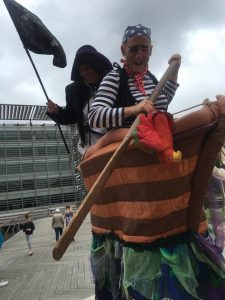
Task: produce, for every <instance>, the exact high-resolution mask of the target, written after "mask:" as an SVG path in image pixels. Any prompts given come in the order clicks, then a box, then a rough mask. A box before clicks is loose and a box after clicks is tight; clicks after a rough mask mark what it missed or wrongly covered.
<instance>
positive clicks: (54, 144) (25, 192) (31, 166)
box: [0, 123, 85, 212]
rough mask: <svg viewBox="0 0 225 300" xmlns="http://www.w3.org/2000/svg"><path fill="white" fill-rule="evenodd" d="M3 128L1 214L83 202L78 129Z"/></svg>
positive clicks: (0, 126) (52, 126)
mask: <svg viewBox="0 0 225 300" xmlns="http://www.w3.org/2000/svg"><path fill="white" fill-rule="evenodd" d="M61 129H62V132H63V135H64V137H65V140H66V143H67V145H68V148H69V150H70V154H68V153H67V151H66V148H65V145H64V142H63V140H62V137H61V135H60V132H59V129H58V127H57V126H56V125H55V124H53V123H51V124H47V125H46V124H44V125H40V124H39V125H32V124H31V123H30V124H25V125H23V124H13V125H12V124H0V211H1V212H2V211H7V210H12V209H24V208H28V207H38V206H50V205H53V204H63V203H68V202H75V201H81V200H82V199H83V198H84V196H85V189H84V186H83V182H82V178H81V176H80V174H79V172H78V171H77V170H76V165H77V164H78V163H79V159H80V157H79V154H78V152H77V151H76V144H77V141H78V135H77V132H76V130H75V128H74V126H61Z"/></svg>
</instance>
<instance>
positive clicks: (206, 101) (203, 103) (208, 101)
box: [172, 98, 212, 116]
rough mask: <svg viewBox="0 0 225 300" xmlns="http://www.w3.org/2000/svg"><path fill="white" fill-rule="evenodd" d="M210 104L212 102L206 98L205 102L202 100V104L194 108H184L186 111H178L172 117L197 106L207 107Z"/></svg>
mask: <svg viewBox="0 0 225 300" xmlns="http://www.w3.org/2000/svg"><path fill="white" fill-rule="evenodd" d="M211 103H212V101H210V100H209V98H206V99H205V100H203V102H202V103H200V104H197V105H194V106H191V107H189V108H186V109H183V110H180V111H177V112H175V113H174V114H172V115H173V116H174V115H177V114H180V113H182V112H185V111H188V110H190V109H193V108H196V107H199V106H209V105H210V104H211Z"/></svg>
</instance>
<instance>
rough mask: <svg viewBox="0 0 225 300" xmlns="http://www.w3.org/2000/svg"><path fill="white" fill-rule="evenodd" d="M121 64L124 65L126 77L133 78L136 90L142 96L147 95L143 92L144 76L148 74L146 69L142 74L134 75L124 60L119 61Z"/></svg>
mask: <svg viewBox="0 0 225 300" xmlns="http://www.w3.org/2000/svg"><path fill="white" fill-rule="evenodd" d="M121 62H122V63H123V64H124V68H125V70H126V72H127V75H128V76H130V77H133V78H134V83H135V86H136V88H137V89H138V90H139V91H140V92H142V94H143V95H145V96H146V95H147V94H146V91H145V86H144V76H145V75H146V73H147V72H148V67H146V68H145V70H144V71H143V72H142V73H134V72H133V71H131V70H130V69H129V68H128V67H127V63H126V61H125V60H123V59H121Z"/></svg>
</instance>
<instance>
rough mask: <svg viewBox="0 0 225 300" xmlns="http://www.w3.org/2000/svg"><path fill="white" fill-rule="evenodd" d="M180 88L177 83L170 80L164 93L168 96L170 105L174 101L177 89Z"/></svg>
mask: <svg viewBox="0 0 225 300" xmlns="http://www.w3.org/2000/svg"><path fill="white" fill-rule="evenodd" d="M178 87H179V84H178V83H177V82H174V81H171V80H168V81H167V83H166V85H165V87H164V89H163V93H164V94H165V95H166V97H167V99H168V104H170V102H171V101H172V99H173V97H174V95H175V93H176V90H177V88H178Z"/></svg>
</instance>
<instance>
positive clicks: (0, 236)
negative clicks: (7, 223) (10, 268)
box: [0, 230, 9, 288]
mask: <svg viewBox="0 0 225 300" xmlns="http://www.w3.org/2000/svg"><path fill="white" fill-rule="evenodd" d="M3 243H4V236H3V234H2V231H1V230H0V250H1V248H2V245H3ZM8 283H9V282H8V281H7V280H3V279H1V280H0V288H1V287H3V286H5V285H7V284H8Z"/></svg>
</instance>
